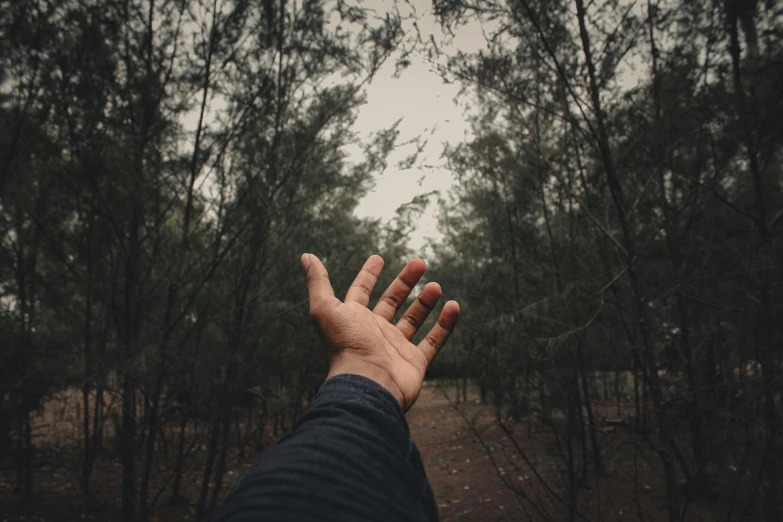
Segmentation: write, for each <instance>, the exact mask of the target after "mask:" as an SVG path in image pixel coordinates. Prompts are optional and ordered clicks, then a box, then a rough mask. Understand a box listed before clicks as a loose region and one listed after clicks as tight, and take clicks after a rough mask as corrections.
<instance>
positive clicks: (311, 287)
mask: <svg viewBox="0 0 783 522" xmlns="http://www.w3.org/2000/svg"><path fill="white" fill-rule="evenodd" d="M302 267H304V269H305V271H306V272H307V295H308V296H309V298H310V311H311V312H312V310H313V305H314V304H315V303H317V302H318V301H322V300H323V299H327V298H329V297H334V290H332V284H331V283H330V282H329V272H327V271H326V267H325V266H324V264H323V263H321V260H320V259H318V257H316V256H315V255H313V254H302Z"/></svg>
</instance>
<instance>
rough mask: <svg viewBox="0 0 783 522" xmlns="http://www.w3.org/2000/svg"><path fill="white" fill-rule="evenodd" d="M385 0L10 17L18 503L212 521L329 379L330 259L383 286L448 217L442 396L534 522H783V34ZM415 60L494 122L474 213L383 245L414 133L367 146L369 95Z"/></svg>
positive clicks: (0, 412)
mask: <svg viewBox="0 0 783 522" xmlns="http://www.w3.org/2000/svg"><path fill="white" fill-rule="evenodd" d="M370 4H371V3H370V2H361V1H358V0H357V1H356V2H351V1H344V0H333V1H332V0H296V1H295V0H106V1H102V0H63V1H59V0H20V1H13V2H6V3H3V4H2V5H0V237H1V238H2V245H1V246H0V459H2V461H1V462H2V469H1V470H0V471H2V473H3V476H4V477H10V479H9V482H8V484H7V485H6V484H5V482H4V483H3V488H2V490H0V496H2V497H6V496H7V497H9V498H11V499H12V500H10V501H9V502H10V503H2V504H0V505H3V506H11V505H13V506H15V507H14V509H18V510H19V511H18V512H19V513H22V514H25V513H26V514H27V516H29V515H30V514H35V513H36V512H35V509H36V504H40V503H41V502H42V501H43V500H44V497H46V496H47V495H50V496H51V495H53V494H54V493H53V492H52V491H50V490H49V489H47V488H46V486H45V481H43V480H42V479H41V477H42V476H44V475H45V474H47V473H49V471H47V470H51V469H52V467H56V468H57V469H58V470H60V471H59V473H64V474H65V475H66V476H67V477H68V480H69V481H70V482H72V483H73V484H74V485H75V487H73V488H72V489H70V490H69V493H68V494H67V495H65V496H67V497H68V498H69V499H70V500H69V501H70V502H71V503H72V504H73V505H76V506H78V510H79V511H80V512H82V513H84V514H91V516H92V514H95V513H98V514H100V513H101V512H102V511H101V510H105V509H106V506H107V505H113V506H114V507H115V508H116V514H117V517H118V518H121V520H122V521H123V522H136V521H140V522H145V521H150V520H155V519H157V517H158V515H159V513H161V512H162V511H161V510H163V509H164V507H169V506H180V507H182V506H184V508H183V509H184V511H183V513H187V516H186V518H187V519H193V520H196V521H198V522H201V521H204V520H208V519H209V518H210V517H211V516H212V514H214V512H215V509H216V507H217V506H218V504H219V502H220V501H221V499H222V498H223V497H224V496H225V494H226V490H227V489H230V487H231V485H232V484H234V483H235V482H234V479H235V477H234V476H233V475H234V471H233V467H232V465H233V464H232V463H235V462H239V461H243V460H248V459H252V458H254V457H253V456H254V455H257V454H259V453H260V452H262V451H263V449H264V448H265V447H267V446H268V445H270V444H272V443H273V440H272V439H273V438H274V437H277V436H278V434H282V433H285V431H286V430H287V429H289V428H290V426H291V425H292V423H293V422H294V421H295V420H296V418H297V417H299V416H300V415H301V413H302V412H303V411H304V410H305V409H306V408H307V405H308V404H309V401H310V400H311V399H312V397H313V396H314V394H315V393H316V391H317V390H318V388H319V386H320V385H321V384H322V382H323V379H324V376H325V361H323V360H322V359H323V357H322V356H321V355H320V351H319V340H318V337H317V336H316V334H315V332H314V331H313V329H312V328H311V327H310V320H309V317H308V313H307V306H306V302H307V301H306V295H305V289H304V281H303V276H302V273H301V271H300V268H299V265H298V263H299V256H300V254H301V253H302V252H305V251H312V252H315V253H317V254H318V255H319V256H320V257H321V259H323V260H324V262H325V263H326V265H327V267H328V268H329V271H330V275H331V278H332V282H333V284H334V286H335V289H338V288H343V289H344V288H347V286H348V284H349V283H350V281H351V280H352V278H353V275H354V274H355V273H356V271H357V270H358V268H359V267H361V264H362V262H363V261H364V259H366V257H367V256H368V255H369V254H371V253H380V254H381V255H383V257H384V258H385V259H386V262H387V266H388V268H387V270H386V271H385V273H384V276H383V277H384V278H385V279H386V280H385V281H383V280H382V281H381V284H379V285H378V287H379V288H380V287H385V286H386V284H384V283H388V280H389V278H391V277H393V276H394V275H395V273H396V271H397V270H396V269H397V268H399V267H400V266H402V264H403V263H404V262H405V260H406V259H408V258H409V257H413V256H421V255H424V253H422V252H413V251H412V250H411V249H410V248H409V246H408V240H409V237H410V234H411V231H412V230H414V229H415V227H416V219H417V216H418V215H419V214H420V211H421V210H422V208H424V207H425V206H426V205H428V204H429V205H436V206H437V209H438V215H439V229H440V233H441V235H440V237H438V238H433V240H432V242H431V244H430V245H429V246H428V248H427V249H426V254H427V256H426V257H427V261H428V263H429V266H430V268H429V271H428V274H431V277H432V278H433V279H436V280H438V281H439V282H440V283H441V284H442V285H443V287H444V290H445V292H446V294H447V295H448V297H449V298H455V299H457V300H458V301H459V303H460V305H461V308H462V320H461V323H460V325H459V327H458V328H457V331H456V332H455V334H454V336H453V337H452V340H451V342H450V346H448V347H447V349H445V350H444V351H443V353H442V354H441V356H440V357H439V359H438V360H436V362H435V364H434V366H433V367H432V368H431V371H430V375H429V377H430V378H431V379H432V380H433V382H435V381H437V382H440V383H442V384H443V383H445V384H443V385H444V386H446V385H448V386H451V388H450V389H451V390H452V392H451V398H452V400H453V401H454V402H456V403H458V404H455V407H456V408H460V404H459V403H462V404H464V403H465V402H466V401H465V399H467V398H468V396H469V392H475V393H476V394H477V396H478V397H479V401H480V402H482V403H484V404H486V405H487V407H488V408H490V409H491V411H492V412H493V415H494V423H495V426H496V427H497V428H498V430H500V431H499V433H501V434H502V435H503V437H504V438H505V439H506V440H507V441H508V442H509V444H510V448H512V450H513V451H515V452H516V455H515V458H516V459H517V462H520V466H521V467H524V469H525V470H526V473H529V474H530V476H531V479H530V480H529V481H527V482H524V483H516V482H513V481H511V480H507V479H506V478H505V472H504V471H503V470H502V469H500V468H499V467H498V466H497V464H496V463H495V460H494V459H489V460H487V465H488V466H491V465H495V466H496V467H498V477H499V478H500V479H501V480H502V481H503V483H504V484H505V486H506V487H507V488H508V489H510V490H512V491H513V492H514V495H515V497H516V499H517V501H518V503H519V506H520V509H521V512H522V513H524V518H523V519H525V520H531V521H533V520H534V521H545V520H546V521H548V520H552V521H554V520H569V521H576V520H584V521H596V522H597V521H602V520H603V521H610V520H611V521H614V520H639V521H646V520H656V521H657V520H661V521H663V520H665V521H670V522H675V521H676V522H679V521H689V520H711V521H721V522H723V521H725V522H728V521H749V520H764V521H766V522H779V521H780V520H781V519H782V518H783V510H782V509H781V504H783V484H781V481H783V477H781V473H782V472H783V455H781V453H783V433H781V431H783V427H782V426H781V420H783V397H782V396H781V393H783V302H782V301H783V286H782V285H783V244H782V243H781V238H780V235H781V230H783V223H781V221H783V185H782V184H781V182H782V181H783V125H781V123H780V122H781V121H783V41H782V40H783V5H782V4H781V3H780V2H776V1H775V0H765V1H764V2H759V1H758V0H711V1H706V0H704V1H698V0H667V1H662V0H645V1H641V0H624V1H622V2H621V1H618V0H573V1H570V0H568V1H566V0H507V1H503V0H472V1H462V0H434V1H433V3H432V4H429V3H426V2H425V3H424V8H425V10H427V11H429V12H430V13H431V14H432V15H433V16H434V17H435V20H436V21H437V24H438V29H439V31H438V33H437V35H438V36H436V35H434V34H428V31H427V30H426V28H424V27H423V26H422V25H419V24H417V23H416V17H417V16H420V14H421V13H420V12H419V11H421V10H422V6H421V5H418V9H419V11H417V10H416V9H414V8H413V7H414V6H413V5H412V4H410V3H407V2H400V3H399V5H398V4H397V3H392V2H389V3H388V5H387V3H383V2H376V3H375V4H374V5H370ZM477 24H478V25H480V27H481V30H482V31H483V34H484V37H485V42H483V46H482V49H481V50H480V51H478V52H475V53H473V52H466V51H460V50H459V49H457V50H456V51H454V52H452V51H451V49H453V48H452V47H449V45H448V43H449V41H450V40H452V39H454V38H455V36H456V35H458V34H459V32H460V31H461V30H463V29H464V28H465V27H467V26H474V27H475V26H476V25H477ZM413 61H424V62H426V63H427V64H429V66H430V67H432V69H433V70H435V71H437V72H438V73H439V74H440V75H441V76H442V78H443V81H444V82H448V83H453V84H459V85H460V86H462V91H461V94H460V96H461V98H462V100H463V101H465V102H466V103H467V105H469V106H470V107H471V109H472V110H471V111H469V113H468V114H467V116H466V117H467V118H469V122H470V127H471V130H472V132H471V134H470V136H469V137H468V138H467V139H466V140H465V141H464V142H462V143H449V144H447V145H446V146H445V148H444V151H443V157H444V158H445V161H446V163H447V167H448V169H449V171H451V172H452V173H453V175H454V177H455V179H456V184H455V188H454V189H453V190H443V191H441V192H440V193H438V194H429V195H427V196H422V197H417V198H413V199H412V201H411V203H410V204H408V205H403V206H402V207H400V209H399V210H398V213H397V216H396V217H395V218H394V219H392V220H391V221H388V222H385V221H382V220H378V219H360V218H357V217H356V215H355V209H356V207H357V205H358V203H359V201H360V200H361V199H362V198H363V197H364V196H365V195H366V194H367V193H368V191H370V190H371V189H372V187H373V180H374V179H375V177H376V176H377V175H379V174H381V173H383V172H384V171H385V170H387V168H388V159H389V155H390V154H391V153H392V152H393V151H394V150H395V149H396V147H397V146H398V144H399V142H400V138H401V136H400V132H399V129H398V128H397V126H396V125H395V126H392V127H390V128H388V129H384V130H382V131H379V132H377V133H376V134H375V135H374V136H373V137H372V139H370V140H359V138H358V137H357V135H356V133H355V130H354V127H353V125H354V122H355V120H356V118H357V115H358V113H359V111H360V110H361V108H362V106H363V104H364V103H365V90H366V88H367V86H368V85H369V84H371V82H372V81H373V80H374V79H375V78H376V76H377V74H378V72H379V70H381V69H382V68H383V67H389V66H390V65H391V66H392V67H393V68H396V69H397V71H396V72H397V74H402V75H404V74H406V72H405V70H404V69H405V67H406V65H409V64H410V63H412V62H413ZM357 143H360V144H361V145H360V147H361V150H362V157H361V161H353V160H351V159H350V158H349V155H348V153H347V148H348V147H349V146H355V145H356V144H357ZM415 163H416V158H412V159H411V161H410V164H411V165H413V164H415ZM428 277H429V275H428ZM425 330H426V329H425ZM455 385H456V390H455V388H454V386H455ZM454 391H456V393H454ZM66 406H67V408H66ZM58 409H62V410H63V411H65V409H67V413H58ZM414 409H415V408H414ZM461 411H464V410H461ZM474 420H475V419H473V421H474ZM465 421H466V425H468V426H470V427H471V428H472V429H473V430H474V431H475V433H476V437H478V438H480V437H481V433H480V432H479V430H477V428H476V423H475V422H473V421H472V420H471V418H470V416H469V415H465ZM270 437H271V438H270ZM532 439H537V440H540V441H545V444H543V445H542V446H541V447H543V448H545V450H542V451H545V452H546V456H547V458H545V459H544V458H541V457H542V455H533V454H531V453H530V451H529V450H527V449H526V448H527V446H526V441H528V440H532ZM490 454H491V452H489V451H488V455H487V456H488V457H489V456H491V455H490ZM642 468H644V471H640V469H642ZM640 474H642V475H644V476H643V477H642V476H641V475H640ZM109 477H110V478H109ZM612 477H614V478H615V479H617V478H619V479H620V480H621V481H623V482H625V483H627V484H628V487H629V491H630V493H627V494H628V495H630V497H629V498H631V499H632V504H633V506H634V509H633V511H631V512H627V511H626V512H623V511H620V512H619V514H618V512H617V510H612V509H611V506H612V502H613V500H612V490H611V489H609V490H608V491H607V490H602V489H601V484H602V483H604V482H607V481H609V480H611V479H612ZM640 477H641V478H640ZM466 489H467V486H466ZM648 489H649V490H651V491H652V493H650V492H648V491H647V490H648ZM109 491H110V492H109ZM115 492H116V496H115ZM61 495H62V494H61ZM63 502H64V501H63ZM79 511H77V513H78V512H79ZM112 513H114V512H112ZM20 516H23V515H20ZM76 516H78V515H76ZM112 516H113V515H112ZM41 519H42V520H43V519H44V518H41ZM104 519H113V518H112V517H111V516H106V517H104ZM173 519H177V520H181V519H183V518H182V517H181V516H180V517H178V518H173ZM498 520H506V519H501V518H498Z"/></svg>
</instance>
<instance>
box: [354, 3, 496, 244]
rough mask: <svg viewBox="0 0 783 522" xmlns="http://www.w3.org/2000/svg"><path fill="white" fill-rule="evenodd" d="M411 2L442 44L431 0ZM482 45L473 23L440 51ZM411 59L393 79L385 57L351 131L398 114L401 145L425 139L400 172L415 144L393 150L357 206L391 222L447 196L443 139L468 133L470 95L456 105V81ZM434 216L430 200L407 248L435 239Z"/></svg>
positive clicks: (424, 27)
mask: <svg viewBox="0 0 783 522" xmlns="http://www.w3.org/2000/svg"><path fill="white" fill-rule="evenodd" d="M412 3H413V4H414V5H415V7H416V11H417V13H418V26H419V29H420V31H421V33H422V37H423V38H424V39H425V40H426V39H427V38H428V35H429V34H430V33H433V34H434V35H435V41H437V42H441V41H442V40H443V35H442V33H441V31H440V29H439V26H438V24H437V22H436V19H435V17H434V16H433V15H432V1H431V0H413V2H412ZM373 4H377V5H378V6H379V7H378V8H377V9H378V10H379V11H380V10H382V9H383V8H382V7H380V6H382V5H383V6H384V7H386V5H387V4H386V3H384V2H382V1H381V0H372V1H370V2H367V4H366V5H369V6H372V5H373ZM405 29H410V26H409V25H408V24H406V25H405ZM483 45H484V37H483V36H482V33H481V30H480V28H479V27H478V26H477V25H475V24H474V26H466V27H463V28H461V29H460V31H459V33H458V34H457V35H456V36H455V39H454V41H453V42H452V44H451V46H450V47H446V48H445V49H442V50H444V51H445V52H447V53H450V49H451V50H453V49H460V50H462V51H471V50H475V49H478V48H479V47H482V46H483ZM410 60H411V62H412V63H411V65H410V66H409V67H408V68H407V69H405V70H404V71H403V72H402V73H401V74H400V75H399V77H398V78H394V72H395V59H394V58H393V59H390V60H389V61H387V63H386V64H385V65H384V67H383V68H382V69H381V70H380V71H379V72H378V74H377V76H376V77H375V78H374V80H373V82H372V83H371V84H370V85H369V86H368V88H367V90H366V94H367V104H366V105H365V106H364V107H362V108H361V110H360V112H359V117H358V119H357V121H356V125H355V127H354V129H355V131H356V132H357V133H358V134H359V135H360V136H362V137H365V138H366V137H369V136H370V135H371V134H372V133H374V132H377V131H378V130H381V129H383V128H388V127H389V126H391V125H392V124H393V123H394V122H395V121H397V120H398V119H400V118H402V122H401V123H400V126H399V131H400V136H399V141H400V142H401V143H404V142H406V141H408V140H410V139H412V138H414V137H416V136H419V135H421V137H422V139H425V140H427V145H426V147H424V149H423V151H422V154H421V155H420V156H419V158H418V160H417V162H416V165H414V166H413V167H412V168H410V169H406V170H401V169H399V168H398V167H397V163H398V162H399V161H400V160H402V159H404V158H406V157H407V156H409V155H410V154H411V153H412V152H414V151H415V146H413V145H409V146H405V147H401V148H399V149H398V150H395V151H394V152H393V153H392V154H391V156H390V157H389V161H388V168H387V169H386V171H385V172H383V173H381V174H379V175H378V176H377V177H376V184H375V189H374V190H373V191H372V192H371V193H370V194H369V195H367V197H365V198H364V199H363V200H362V202H361V203H360V205H359V207H358V208H357V209H356V214H357V215H358V216H360V217H376V218H382V219H384V220H389V219H391V218H393V217H394V215H395V210H396V209H397V208H398V207H399V206H400V205H402V204H404V203H407V202H409V201H411V200H412V199H413V198H414V197H416V196H418V195H420V194H425V193H429V192H432V191H433V190H439V191H441V192H442V193H443V194H444V195H445V192H447V191H448V190H449V188H450V187H451V186H452V183H453V181H454V180H453V177H452V175H451V173H450V172H449V171H448V170H447V169H445V168H443V167H442V166H441V165H443V164H444V162H445V161H444V159H442V158H441V153H442V152H443V145H444V144H445V143H447V142H450V143H454V144H456V143H459V142H461V141H463V140H464V139H465V137H466V135H467V134H466V133H468V132H469V126H468V124H467V122H466V118H465V103H466V102H467V101H468V97H464V98H462V99H460V100H459V104H457V103H456V100H455V97H456V96H457V93H458V92H459V89H460V86H459V85H457V84H445V83H443V81H442V80H441V78H440V76H439V75H438V74H437V73H436V72H435V71H434V70H433V67H432V65H430V64H428V63H427V62H426V60H425V58H424V57H422V56H416V55H415V54H414V55H412V56H411V57H410ZM357 159H358V158H357ZM436 214H437V203H436V201H435V200H434V199H433V200H432V203H431V204H430V206H429V208H428V209H427V212H426V213H425V214H424V215H423V216H422V218H421V220H420V221H419V223H418V227H417V229H416V231H415V232H414V234H413V237H412V238H411V242H410V244H409V246H410V247H411V248H412V249H413V250H414V253H423V252H422V249H423V246H424V244H425V242H426V238H427V237H433V238H437V237H438V235H439V233H438V230H437V226H436V225H437V223H436V217H435V216H436Z"/></svg>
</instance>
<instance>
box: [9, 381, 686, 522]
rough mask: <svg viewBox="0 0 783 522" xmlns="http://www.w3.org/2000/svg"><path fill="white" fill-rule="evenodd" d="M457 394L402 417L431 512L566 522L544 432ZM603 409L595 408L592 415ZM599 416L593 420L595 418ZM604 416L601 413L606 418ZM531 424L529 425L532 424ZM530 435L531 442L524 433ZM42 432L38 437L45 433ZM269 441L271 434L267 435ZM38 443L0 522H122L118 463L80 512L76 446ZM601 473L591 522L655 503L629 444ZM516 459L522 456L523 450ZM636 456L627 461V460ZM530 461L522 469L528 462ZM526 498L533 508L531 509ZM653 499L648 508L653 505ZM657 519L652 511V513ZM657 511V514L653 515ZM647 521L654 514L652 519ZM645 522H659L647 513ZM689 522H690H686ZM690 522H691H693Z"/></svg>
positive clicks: (427, 392) (242, 464) (192, 490)
mask: <svg viewBox="0 0 783 522" xmlns="http://www.w3.org/2000/svg"><path fill="white" fill-rule="evenodd" d="M454 392H455V390H454V388H453V387H449V386H435V385H432V384H431V383H428V385H426V386H425V387H424V389H423V390H422V393H421V395H420V396H419V399H418V401H417V403H416V405H415V406H414V407H413V409H412V410H411V411H410V412H409V413H408V415H407V418H408V423H409V425H410V430H411V434H412V436H413V439H414V440H415V441H416V444H417V446H418V448H419V450H420V452H421V455H422V459H423V461H424V466H425V468H426V471H427V476H428V478H429V480H430V483H431V484H432V488H433V491H434V493H435V497H436V501H437V504H438V510H439V512H440V515H441V519H442V520H444V521H451V520H459V521H482V522H500V521H516V520H521V521H524V520H541V519H542V518H544V517H541V516H539V515H537V514H536V511H537V510H540V509H543V510H544V512H545V516H546V518H549V519H550V520H561V519H562V520H566V519H567V518H565V517H564V515H565V513H564V508H563V505H562V504H558V502H559V501H554V500H552V497H551V496H548V495H547V493H546V491H545V489H544V486H542V484H541V482H540V481H539V480H537V477H536V476H535V474H534V472H533V469H532V468H531V467H530V464H532V465H533V466H535V469H536V471H538V472H539V473H540V474H541V475H542V476H543V477H544V478H545V480H546V481H547V483H548V484H549V485H550V486H551V487H552V488H554V489H558V490H560V488H562V487H563V486H564V485H565V484H563V477H564V476H565V473H564V466H563V464H562V462H563V460H562V459H561V458H560V457H558V456H557V454H558V452H560V451H562V448H558V447H557V442H556V439H555V437H554V436H553V435H552V433H551V431H549V432H542V431H541V428H540V425H534V426H531V427H528V425H527V423H524V422H523V423H518V424H517V426H516V427H515V428H514V429H513V433H514V439H515V441H516V444H517V447H516V448H515V447H514V442H512V441H511V439H510V438H509V437H507V436H506V434H505V433H504V432H503V431H502V430H501V429H500V428H499V426H498V423H497V421H496V419H495V417H494V414H493V410H492V408H491V407H490V406H487V405H483V404H480V402H479V400H478V395H477V393H476V392H475V391H469V393H468V396H467V399H468V400H467V401H462V402H460V403H458V404H456V405H455V404H454V398H455V393H454ZM596 409H597V410H600V406H597V407H596ZM599 415H600V412H599ZM608 415H609V414H608V413H607V415H605V416H608ZM534 424H536V423H534ZM529 428H532V437H528V436H527V435H528V429H529ZM42 431H43V430H42ZM270 436H271V435H270ZM38 444H39V451H38V454H39V459H40V460H41V461H42V462H43V464H41V465H38V466H37V467H36V470H35V500H34V502H33V503H32V504H29V505H27V506H22V505H20V504H19V502H18V500H17V497H16V495H15V494H14V492H13V486H14V467H13V463H12V462H11V461H10V460H9V459H4V460H0V522H11V521H17V520H19V521H22V520H24V521H31V520H32V521H46V522H66V521H70V520H94V521H115V520H119V504H120V464H119V461H118V459H116V458H111V457H109V456H107V458H104V459H103V460H102V464H101V465H100V466H99V467H98V468H97V469H96V472H95V473H96V476H95V484H96V491H97V493H98V494H99V496H100V501H99V502H97V505H96V509H95V510H94V511H93V512H91V513H87V514H84V513H83V512H82V508H81V495H80V493H79V491H80V490H79V481H78V469H79V468H78V464H77V457H78V455H77V451H76V445H71V448H72V449H71V450H70V451H68V449H67V447H68V446H67V445H66V446H62V445H61V446H60V447H59V448H56V449H54V448H48V449H47V447H46V445H45V444H43V441H42V442H40V443H38ZM602 446H603V447H604V450H603V454H604V459H605V470H606V471H605V472H604V473H603V474H602V475H601V476H600V477H591V484H590V486H589V487H588V488H585V489H584V490H583V491H582V493H581V494H580V509H581V510H582V511H583V512H584V513H585V515H587V516H589V517H590V519H591V520H603V521H621V520H629V521H630V520H640V516H641V513H640V512H637V510H640V509H641V505H642V503H640V502H639V496H640V495H643V496H645V497H646V498H645V499H644V500H645V502H643V503H644V505H645V506H646V507H647V509H649V508H650V505H651V503H652V504H653V505H655V504H658V502H656V500H655V497H659V498H660V497H662V492H663V481H662V478H661V476H660V473H659V471H657V470H655V469H653V466H651V465H648V464H647V462H650V460H649V459H648V458H645V457H644V455H643V454H642V452H639V451H637V452H634V451H632V450H629V449H628V448H629V446H631V447H633V446H637V447H638V445H636V444H630V445H629V444H628V443H624V444H618V443H613V442H612V437H611V436H608V437H605V438H604V439H603V440H602ZM519 450H521V451H522V453H520V451H519ZM632 454H633V456H632ZM257 457H258V456H257V455H249V456H247V457H245V458H244V459H237V460H234V461H233V462H234V464H233V465H230V466H229V471H228V472H227V476H226V484H225V487H224V494H225V492H227V491H228V490H230V489H231V487H233V485H234V484H235V483H236V482H237V481H238V479H239V477H241V476H242V474H243V473H244V472H245V471H246V469H247V468H249V467H250V466H251V465H252V463H253V462H254V461H255V459H256V458H257ZM525 459H527V461H528V462H525ZM186 475H189V476H190V479H189V484H188V485H185V486H183V488H184V494H185V495H186V496H187V497H189V498H192V499H195V498H196V495H197V486H198V483H199V476H200V470H199V468H198V467H194V468H193V470H192V472H191V473H186ZM531 500H532V501H531ZM651 501H652V502H651ZM654 511H658V510H657V509H656V510H654ZM660 511H661V513H662V512H663V510H662V509H661V510H660ZM192 514H193V507H192V505H190V504H188V503H180V504H178V505H170V504H166V503H164V502H161V503H160V507H159V508H158V509H156V511H155V513H154V514H153V517H152V520H153V522H169V521H175V520H177V521H182V520H192V519H193V516H192ZM651 515H652V516H651ZM644 518H645V519H647V520H650V521H655V520H659V519H660V520H663V518H659V517H658V516H656V514H653V513H650V512H649V511H648V512H647V513H646V515H645V516H644ZM686 520H691V518H690V517H686ZM693 520H696V519H693Z"/></svg>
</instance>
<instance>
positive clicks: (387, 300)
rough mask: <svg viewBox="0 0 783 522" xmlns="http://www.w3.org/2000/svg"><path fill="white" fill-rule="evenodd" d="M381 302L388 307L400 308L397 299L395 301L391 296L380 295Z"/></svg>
mask: <svg viewBox="0 0 783 522" xmlns="http://www.w3.org/2000/svg"><path fill="white" fill-rule="evenodd" d="M381 301H383V302H384V303H386V304H388V305H389V306H392V307H394V308H399V307H400V301H399V299H397V298H396V297H394V296H393V295H382V296H381Z"/></svg>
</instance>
